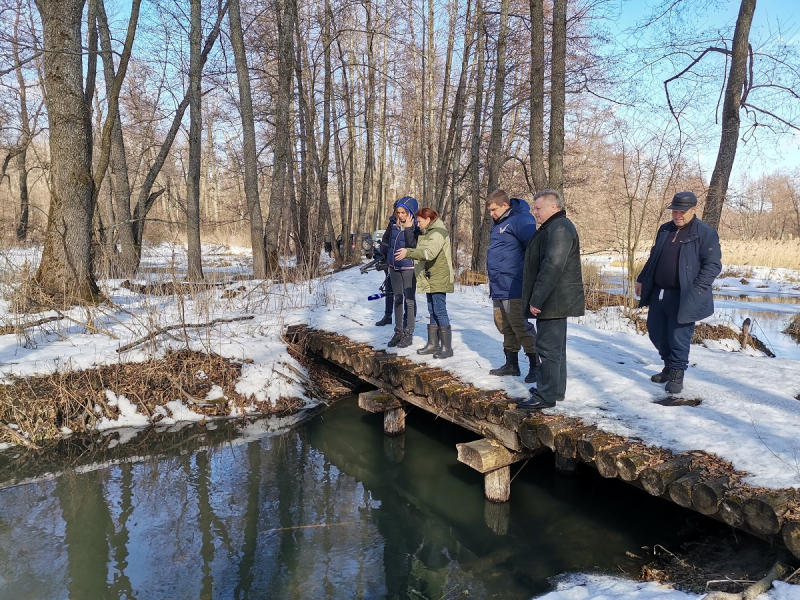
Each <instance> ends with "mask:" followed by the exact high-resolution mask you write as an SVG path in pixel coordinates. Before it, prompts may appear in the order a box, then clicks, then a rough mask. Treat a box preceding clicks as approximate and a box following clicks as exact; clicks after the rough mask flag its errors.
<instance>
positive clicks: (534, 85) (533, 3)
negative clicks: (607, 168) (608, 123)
mask: <svg viewBox="0 0 800 600" xmlns="http://www.w3.org/2000/svg"><path fill="white" fill-rule="evenodd" d="M530 13H531V76H530V82H531V108H530V122H529V126H528V156H529V159H530V167H531V181H530V182H529V185H530V186H531V191H532V192H536V191H537V190H542V189H544V188H546V187H547V175H546V174H545V172H544V0H530Z"/></svg>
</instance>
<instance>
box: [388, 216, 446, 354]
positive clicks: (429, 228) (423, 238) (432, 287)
mask: <svg viewBox="0 0 800 600" xmlns="http://www.w3.org/2000/svg"><path fill="white" fill-rule="evenodd" d="M416 217H417V224H418V225H419V228H420V230H421V233H420V236H419V238H418V239H417V247H416V248H403V249H402V250H399V251H398V252H397V254H395V258H396V259H398V260H400V259H403V258H406V257H408V258H413V259H414V271H415V272H416V276H417V291H418V292H424V293H425V296H426V298H427V300H428V313H429V314H430V321H431V322H430V324H429V325H428V343H427V344H426V345H425V346H424V347H423V348H420V349H419V350H417V354H433V358H449V357H450V356H453V345H452V340H453V337H452V330H451V328H450V318H449V317H448V316H447V294H448V293H452V292H453V290H454V288H453V280H454V277H453V259H452V256H451V251H450V236H449V235H448V234H447V229H446V228H445V226H444V223H443V222H442V220H441V219H440V218H439V213H437V212H436V211H435V210H433V209H432V208H428V207H427V206H426V207H424V208H421V209H419V210H418V211H417V214H416Z"/></svg>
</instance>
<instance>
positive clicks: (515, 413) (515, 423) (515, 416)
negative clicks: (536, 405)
mask: <svg viewBox="0 0 800 600" xmlns="http://www.w3.org/2000/svg"><path fill="white" fill-rule="evenodd" d="M530 416H531V411H529V410H525V409H523V408H517V409H512V410H507V411H506V412H504V413H503V427H505V428H506V429H510V430H511V431H519V426H520V424H521V423H522V422H523V421H524V420H525V419H527V418H528V417H530Z"/></svg>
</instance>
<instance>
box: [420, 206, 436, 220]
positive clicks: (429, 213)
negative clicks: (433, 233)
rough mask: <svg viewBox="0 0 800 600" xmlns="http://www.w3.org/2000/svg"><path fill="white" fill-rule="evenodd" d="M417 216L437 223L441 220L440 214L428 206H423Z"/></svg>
mask: <svg viewBox="0 0 800 600" xmlns="http://www.w3.org/2000/svg"><path fill="white" fill-rule="evenodd" d="M417 216H418V217H422V218H423V219H430V220H431V221H435V220H436V219H438V218H439V213H438V212H436V211H435V210H433V209H432V208H429V207H427V206H423V207H422V208H420V209H419V210H418V211H417Z"/></svg>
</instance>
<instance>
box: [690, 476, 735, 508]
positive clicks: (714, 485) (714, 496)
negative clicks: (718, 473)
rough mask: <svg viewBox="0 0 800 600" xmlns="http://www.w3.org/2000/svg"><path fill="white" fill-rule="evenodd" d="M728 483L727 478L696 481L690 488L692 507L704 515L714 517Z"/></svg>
mask: <svg viewBox="0 0 800 600" xmlns="http://www.w3.org/2000/svg"><path fill="white" fill-rule="evenodd" d="M729 483H730V478H729V477H715V478H713V479H705V480H702V481H698V482H697V484H695V486H694V487H693V488H692V506H693V507H694V509H695V510H696V511H698V512H701V513H703V514H704V515H715V514H717V513H718V512H719V503H720V502H722V498H723V497H724V496H725V490H726V489H727V487H728V484H729Z"/></svg>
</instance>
